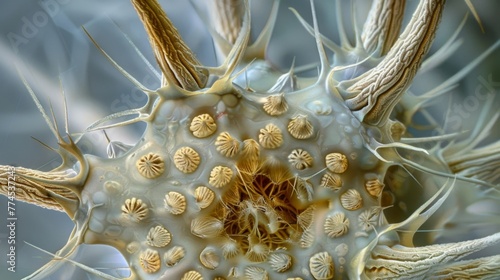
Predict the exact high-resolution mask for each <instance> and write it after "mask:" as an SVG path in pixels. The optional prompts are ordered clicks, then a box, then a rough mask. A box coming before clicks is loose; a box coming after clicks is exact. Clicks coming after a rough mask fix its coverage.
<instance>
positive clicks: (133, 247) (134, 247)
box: [126, 241, 141, 254]
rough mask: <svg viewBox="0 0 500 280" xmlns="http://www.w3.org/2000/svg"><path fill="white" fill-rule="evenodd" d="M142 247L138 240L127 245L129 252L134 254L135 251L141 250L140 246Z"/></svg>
mask: <svg viewBox="0 0 500 280" xmlns="http://www.w3.org/2000/svg"><path fill="white" fill-rule="evenodd" d="M140 247H141V244H140V243H139V242H137V241H133V242H130V243H129V244H128V245H127V248H126V250H127V252H129V253H130V254H133V253H135V252H137V251H138V250H139V248H140Z"/></svg>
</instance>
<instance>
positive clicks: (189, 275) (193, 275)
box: [181, 270, 203, 280]
mask: <svg viewBox="0 0 500 280" xmlns="http://www.w3.org/2000/svg"><path fill="white" fill-rule="evenodd" d="M181 280H203V276H201V274H200V273H199V272H198V271H195V270H191V271H188V272H186V273H184V275H183V276H182V278H181Z"/></svg>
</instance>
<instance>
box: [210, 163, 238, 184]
mask: <svg viewBox="0 0 500 280" xmlns="http://www.w3.org/2000/svg"><path fill="white" fill-rule="evenodd" d="M232 178H233V170H231V168H229V167H226V166H220V165H219V166H216V167H214V168H213V169H212V171H211V172H210V178H209V180H208V183H210V185H212V186H214V187H216V188H222V187H225V186H226V185H227V184H228V183H229V182H230V181H231V179H232Z"/></svg>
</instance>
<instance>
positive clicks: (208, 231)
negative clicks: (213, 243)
mask: <svg viewBox="0 0 500 280" xmlns="http://www.w3.org/2000/svg"><path fill="white" fill-rule="evenodd" d="M223 229H224V224H223V223H222V222H221V221H220V220H218V219H216V218H214V217H209V216H207V217H196V218H194V219H193V220H192V221H191V233H192V234H194V235H196V236H198V237H200V238H214V237H216V236H218V235H219V234H220V233H221V232H222V230H223Z"/></svg>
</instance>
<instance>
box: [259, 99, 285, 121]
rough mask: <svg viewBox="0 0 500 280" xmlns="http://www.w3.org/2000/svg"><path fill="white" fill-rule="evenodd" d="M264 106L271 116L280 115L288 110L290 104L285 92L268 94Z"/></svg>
mask: <svg viewBox="0 0 500 280" xmlns="http://www.w3.org/2000/svg"><path fill="white" fill-rule="evenodd" d="M262 107H263V108H264V111H266V113H268V114H269V115H271V116H279V115H281V114H283V113H285V112H286V111H287V110H288V104H287V102H286V100H285V96H284V95H283V94H276V95H270V96H268V97H267V98H266V102H264V105H263V106H262Z"/></svg>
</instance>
